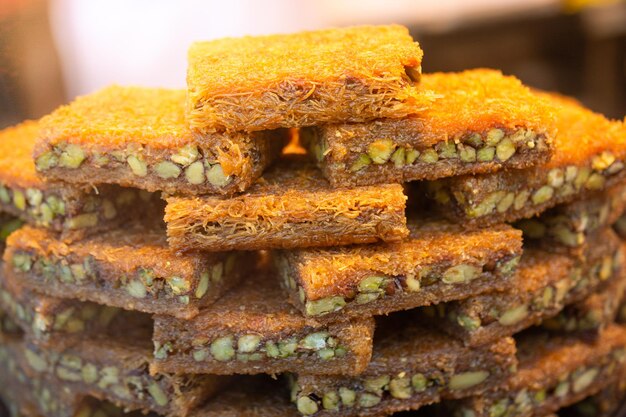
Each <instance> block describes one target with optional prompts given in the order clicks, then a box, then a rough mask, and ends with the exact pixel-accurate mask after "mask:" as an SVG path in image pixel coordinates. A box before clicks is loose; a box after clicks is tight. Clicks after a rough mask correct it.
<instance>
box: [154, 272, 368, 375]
mask: <svg viewBox="0 0 626 417" xmlns="http://www.w3.org/2000/svg"><path fill="white" fill-rule="evenodd" d="M260 273H261V274H262V276H259V277H257V276H255V277H249V278H248V280H247V281H246V282H245V283H243V284H241V285H240V286H239V287H238V288H236V289H234V290H232V291H230V292H229V293H227V294H226V295H225V296H224V297H222V298H221V299H220V300H218V301H217V302H216V303H215V304H213V305H211V306H208V307H206V308H204V309H202V310H201V312H200V314H199V315H198V316H197V317H195V318H194V319H193V320H178V319H174V318H172V317H167V316H156V317H155V329H154V341H155V346H156V351H157V355H156V359H155V361H154V363H153V366H152V369H153V370H155V371H159V372H178V371H180V370H181V369H185V370H186V372H190V373H205V374H220V375H222V374H226V375H228V374H235V373H236V374H244V373H245V374H256V373H270V374H274V373H281V372H298V373H306V374H321V375H324V374H332V375H338V374H347V375H354V374H358V373H360V372H361V371H363V370H364V369H365V367H366V366H367V363H368V362H369V358H370V356H371V354H372V339H373V336H374V321H373V319H371V318H367V317H366V318H361V319H357V320H355V321H353V322H344V323H337V324H331V325H322V324H321V323H319V322H317V321H316V320H313V319H307V318H305V317H303V316H302V314H300V312H299V311H298V310H296V309H295V308H294V307H292V306H291V305H290V304H289V303H288V302H287V300H285V296H284V294H283V293H282V291H281V290H280V287H279V285H278V279H277V278H276V277H274V276H272V275H271V274H269V273H267V274H266V275H263V274H265V273H263V272H260ZM220 339H221V340H222V341H223V342H224V343H226V345H228V346H230V347H232V348H233V349H234V350H233V351H232V352H231V351H225V352H224V354H223V355H220V354H219V352H216V351H215V349H217V347H218V346H219V344H220V342H219V341H218V340H220ZM216 341H217V342H216ZM246 342H249V345H248V346H247V347H246ZM290 343H291V344H294V345H293V350H291V349H287V348H285V346H287V345H289V344H290ZM235 351H236V352H235Z"/></svg>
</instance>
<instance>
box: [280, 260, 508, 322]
mask: <svg viewBox="0 0 626 417" xmlns="http://www.w3.org/2000/svg"><path fill="white" fill-rule="evenodd" d="M518 263H519V257H518V256H516V257H511V256H508V255H506V256H501V257H500V259H498V260H497V261H495V262H493V263H491V262H489V263H487V262H486V263H483V264H476V265H475V264H469V263H460V264H448V265H443V264H442V265H436V266H435V265H433V266H422V267H421V268H419V269H417V270H416V271H415V272H412V273H409V274H407V275H404V276H388V275H384V274H378V273H376V274H372V275H365V276H364V277H363V278H362V279H361V280H360V281H359V282H358V283H357V284H356V288H355V289H354V293H353V294H352V295H351V296H343V295H336V296H331V297H326V298H321V299H318V300H308V299H307V297H306V293H305V291H304V289H303V288H302V287H301V286H299V285H298V284H297V283H296V281H295V279H294V278H293V277H292V276H291V275H290V274H289V273H288V270H289V268H287V267H283V268H281V270H282V280H283V282H282V284H283V286H284V287H285V288H287V289H289V290H291V291H292V292H297V293H298V296H299V300H300V302H301V303H302V305H303V306H304V309H305V312H306V314H307V315H308V316H321V315H324V314H329V313H333V312H336V311H339V310H342V309H343V308H345V307H346V306H351V305H362V304H368V303H371V302H374V301H376V300H379V299H382V298H384V297H393V296H397V295H399V294H402V293H418V292H420V291H429V290H432V288H429V287H433V288H435V287H434V286H436V287H439V288H440V287H442V286H459V285H471V283H472V281H474V280H476V279H478V278H480V277H481V276H483V275H485V274H492V275H495V276H501V277H504V278H505V277H508V276H510V275H511V274H512V273H513V272H514V270H515V268H516V266H517V264H518Z"/></svg>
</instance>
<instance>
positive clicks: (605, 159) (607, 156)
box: [591, 151, 615, 171]
mask: <svg viewBox="0 0 626 417" xmlns="http://www.w3.org/2000/svg"><path fill="white" fill-rule="evenodd" d="M613 162H615V156H614V155H613V154H612V153H611V152H609V151H604V152H602V153H601V154H600V155H596V156H594V157H593V158H592V160H591V167H592V168H593V169H595V170H596V171H603V170H605V169H607V168H608V167H610V166H611V165H612V164H613Z"/></svg>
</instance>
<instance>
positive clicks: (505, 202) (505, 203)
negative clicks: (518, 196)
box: [496, 192, 515, 213]
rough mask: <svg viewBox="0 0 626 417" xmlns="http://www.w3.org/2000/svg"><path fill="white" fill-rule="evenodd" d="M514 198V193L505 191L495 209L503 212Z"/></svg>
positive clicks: (511, 203)
mask: <svg viewBox="0 0 626 417" xmlns="http://www.w3.org/2000/svg"><path fill="white" fill-rule="evenodd" d="M514 200H515V194H514V193H512V192H511V193H507V194H506V195H505V196H504V197H503V198H502V200H500V202H498V204H497V205H496V210H497V211H498V213H504V212H505V211H507V210H508V209H509V208H511V206H512V205H513V201H514Z"/></svg>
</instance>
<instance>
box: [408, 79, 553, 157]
mask: <svg viewBox="0 0 626 417" xmlns="http://www.w3.org/2000/svg"><path fill="white" fill-rule="evenodd" d="M418 89H419V91H420V92H421V93H422V94H423V95H424V94H426V95H428V96H433V93H434V98H435V99H434V101H433V102H432V103H431V105H430V106H429V107H428V108H427V109H426V110H424V111H422V112H420V113H419V114H417V115H416V117H415V119H417V120H416V121H419V122H421V123H423V127H422V128H420V131H421V132H424V135H425V136H426V137H425V138H424V140H425V142H426V144H429V145H432V144H434V143H437V142H439V141H441V140H442V139H443V140H445V139H446V137H454V136H456V135H462V134H465V133H467V132H468V131H474V132H484V131H487V130H489V129H492V128H493V127H494V126H495V127H500V128H505V129H506V128H508V129H513V128H516V127H525V128H527V129H532V130H534V131H535V132H536V133H550V131H551V130H552V128H553V125H554V114H553V113H554V112H553V109H552V108H551V107H550V106H549V105H548V103H547V102H546V101H545V100H543V99H540V98H538V97H537V96H536V95H534V94H533V93H532V92H531V91H530V89H529V88H528V87H526V86H524V85H523V84H522V82H521V81H520V80H518V79H517V78H515V77H512V76H505V75H502V73H501V72H500V71H495V70H490V69H475V70H468V71H463V72H456V73H454V72H452V73H443V72H438V73H432V74H423V75H422V80H421V82H420V84H419V86H418ZM428 139H430V140H428Z"/></svg>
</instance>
